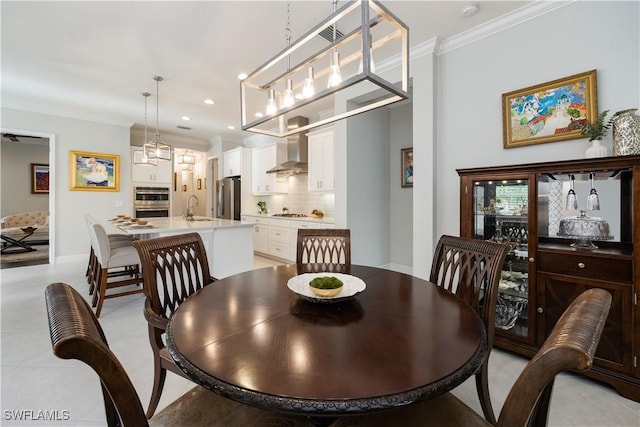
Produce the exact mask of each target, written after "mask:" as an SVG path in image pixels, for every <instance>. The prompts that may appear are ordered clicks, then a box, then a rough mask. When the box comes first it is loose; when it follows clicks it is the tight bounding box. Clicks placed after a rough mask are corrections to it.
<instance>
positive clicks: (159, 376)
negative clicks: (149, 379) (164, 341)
mask: <svg viewBox="0 0 640 427" xmlns="http://www.w3.org/2000/svg"><path fill="white" fill-rule="evenodd" d="M154 359H155V360H154V372H153V389H152V390H151V399H150V400H149V407H148V408H147V414H146V415H147V419H151V417H153V414H154V413H155V412H156V408H157V407H158V402H160V396H161V395H162V389H163V388H164V380H165V379H166V378H167V370H166V369H164V368H163V367H162V362H161V361H160V356H158V355H154Z"/></svg>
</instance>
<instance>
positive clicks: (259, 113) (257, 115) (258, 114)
mask: <svg viewBox="0 0 640 427" xmlns="http://www.w3.org/2000/svg"><path fill="white" fill-rule="evenodd" d="M255 116H256V117H257V118H260V117H264V114H262V113H261V112H260V111H258V112H257V113H256V114H255Z"/></svg>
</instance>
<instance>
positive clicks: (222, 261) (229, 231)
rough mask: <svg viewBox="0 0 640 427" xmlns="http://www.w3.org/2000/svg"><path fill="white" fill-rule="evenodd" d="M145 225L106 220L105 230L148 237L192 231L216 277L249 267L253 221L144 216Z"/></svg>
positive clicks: (250, 265)
mask: <svg viewBox="0 0 640 427" xmlns="http://www.w3.org/2000/svg"><path fill="white" fill-rule="evenodd" d="M148 220H149V222H148V224H146V225H145V226H140V225H137V224H133V225H131V224H128V223H126V222H118V221H114V220H111V221H108V222H107V224H108V227H109V228H110V229H111V231H109V232H119V233H124V234H127V235H129V236H133V237H135V238H136V239H152V238H156V237H164V236H173V235H176V234H185V233H192V232H196V233H198V234H200V236H201V237H202V241H203V243H204V246H205V248H206V250H207V258H208V260H209V269H210V270H211V274H212V275H213V276H214V277H215V278H218V279H221V278H223V277H227V276H231V275H233V274H237V273H241V272H243V271H248V270H251V269H252V268H253V224H243V223H241V222H240V221H232V220H228V219H220V218H204V217H194V219H193V220H189V221H187V220H185V219H183V218H181V217H168V218H148Z"/></svg>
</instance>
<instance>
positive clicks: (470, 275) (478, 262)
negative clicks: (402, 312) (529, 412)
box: [429, 235, 509, 423]
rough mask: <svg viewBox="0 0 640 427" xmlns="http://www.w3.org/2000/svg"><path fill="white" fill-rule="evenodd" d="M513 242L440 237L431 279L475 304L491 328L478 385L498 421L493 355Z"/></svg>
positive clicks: (490, 415)
mask: <svg viewBox="0 0 640 427" xmlns="http://www.w3.org/2000/svg"><path fill="white" fill-rule="evenodd" d="M508 251H509V246H507V245H502V244H499V243H495V242H488V241H483V240H476V239H467V238H463V237H455V236H447V235H443V236H442V237H440V240H439V241H438V244H437V245H436V248H435V252H434V255H433V262H432V264H431V275H430V277H429V281H431V282H433V283H435V284H437V285H438V286H440V287H442V288H444V289H446V290H447V291H449V292H452V293H454V294H455V295H457V296H459V297H460V298H462V299H463V300H464V301H466V302H467V303H468V304H469V305H470V306H471V307H473V308H474V309H475V310H476V311H477V312H478V314H479V315H480V317H481V318H482V321H483V323H484V326H485V328H486V330H487V346H488V349H489V353H488V354H487V357H486V359H485V360H484V362H483V363H482V365H481V366H480V369H479V370H478V372H477V373H476V388H477V390H478V398H479V399H480V405H481V406H482V411H483V413H484V415H485V418H486V419H487V421H490V422H492V423H495V420H496V418H495V415H494V412H493V407H492V405H491V397H490V395H489V355H490V351H491V349H492V348H493V337H494V331H495V316H496V301H497V298H498V286H499V282H500V274H501V271H502V264H503V263H504V260H505V258H506V256H507V253H508Z"/></svg>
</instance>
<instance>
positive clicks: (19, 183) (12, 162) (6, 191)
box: [0, 141, 49, 217]
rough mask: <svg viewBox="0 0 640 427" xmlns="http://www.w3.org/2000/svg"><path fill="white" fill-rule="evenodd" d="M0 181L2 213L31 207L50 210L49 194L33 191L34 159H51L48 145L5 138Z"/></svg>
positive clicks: (44, 160)
mask: <svg viewBox="0 0 640 427" xmlns="http://www.w3.org/2000/svg"><path fill="white" fill-rule="evenodd" d="M0 148H1V150H0V151H1V154H0V160H1V164H0V174H2V176H1V178H0V182H1V183H4V185H5V186H6V188H3V189H2V192H1V193H2V194H1V196H0V217H4V216H7V215H11V214H15V213H19V212H30V211H48V210H49V194H48V193H39V194H31V163H40V164H48V163H49V145H48V144H44V145H37V144H24V143H20V142H9V141H3V142H2V145H1V147H0Z"/></svg>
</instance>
